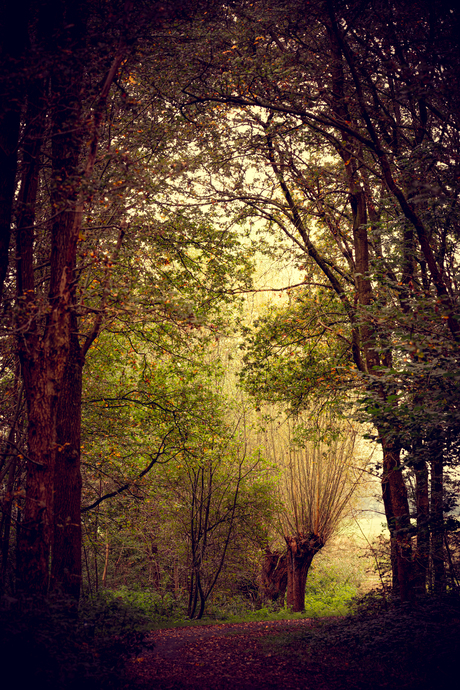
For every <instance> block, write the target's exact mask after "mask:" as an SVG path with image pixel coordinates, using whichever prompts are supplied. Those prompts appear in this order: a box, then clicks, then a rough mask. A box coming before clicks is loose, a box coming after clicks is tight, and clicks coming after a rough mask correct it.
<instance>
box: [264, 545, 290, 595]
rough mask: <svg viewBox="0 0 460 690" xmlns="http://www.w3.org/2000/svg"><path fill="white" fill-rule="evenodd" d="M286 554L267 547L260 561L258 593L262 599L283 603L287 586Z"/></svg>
mask: <svg viewBox="0 0 460 690" xmlns="http://www.w3.org/2000/svg"><path fill="white" fill-rule="evenodd" d="M287 577H288V575H287V555H286V553H283V554H281V553H280V552H279V551H271V550H270V549H269V548H268V547H267V548H266V549H265V554H264V557H263V561H262V570H261V574H260V594H261V597H262V599H264V600H267V599H268V600H269V601H276V602H279V603H281V604H283V603H284V597H285V594H286V588H287Z"/></svg>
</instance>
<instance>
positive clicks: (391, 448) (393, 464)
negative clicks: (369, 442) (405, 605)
mask: <svg viewBox="0 0 460 690" xmlns="http://www.w3.org/2000/svg"><path fill="white" fill-rule="evenodd" d="M382 450H383V474H382V496H383V501H384V506H385V514H386V518H387V524H388V529H389V531H390V535H391V538H392V540H394V546H395V550H396V564H397V579H398V585H399V595H400V597H401V601H411V599H412V591H413V582H412V544H411V526H410V516H409V501H408V498H407V488H406V485H405V482H404V478H403V476H402V469H401V464H400V452H401V451H400V449H399V447H397V446H396V445H394V444H392V443H390V442H388V441H386V440H383V441H382Z"/></svg>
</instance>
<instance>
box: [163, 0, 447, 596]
mask: <svg viewBox="0 0 460 690" xmlns="http://www.w3.org/2000/svg"><path fill="white" fill-rule="evenodd" d="M414 12H416V13H417V16H418V17H419V21H418V22H417V23H414V22H413V20H412V19H413V15H414ZM210 27H212V29H213V30H212V31H211V30H210ZM196 32H197V36H198V35H199V36H200V40H201V42H202V43H201V45H202V46H203V49H202V51H201V53H200V56H199V57H198V56H197V55H196V54H195V52H194V48H195V46H194V45H190V46H189V47H188V48H186V50H188V56H189V60H188V67H187V74H186V78H185V79H184V81H183V95H182V97H181V99H180V103H181V106H182V107H183V108H187V109H188V112H189V113H190V117H192V118H195V121H196V124H197V126H199V127H201V128H202V130H204V129H205V123H207V122H208V123H209V126H208V128H207V133H206V134H205V135H204V143H205V145H206V149H205V150H206V151H207V152H208V156H209V161H210V162H209V164H208V166H207V170H208V171H209V172H211V175H209V176H203V178H201V179H200V181H199V184H200V185H203V183H205V184H206V183H207V187H206V190H207V192H206V195H205V196H203V195H202V190H199V189H198V186H197V188H196V191H195V194H196V195H197V196H200V193H201V198H206V199H207V200H208V201H212V200H214V201H218V200H220V201H221V202H222V203H225V204H228V205H230V204H232V206H233V208H238V212H239V213H240V214H241V215H244V216H246V217H248V216H252V217H258V218H263V219H266V220H267V221H268V223H269V224H270V227H271V228H274V227H277V228H279V230H280V231H281V233H282V234H284V236H285V237H287V238H289V239H290V241H291V242H292V245H293V247H294V248H295V250H296V251H298V252H299V257H302V259H301V262H302V264H304V265H305V266H306V267H307V279H306V281H305V285H306V286H308V285H309V284H310V285H311V284H312V283H321V284H324V286H325V287H326V290H331V291H332V292H333V293H334V294H335V296H336V298H337V300H338V301H339V302H340V305H341V306H340V312H341V313H343V314H345V315H346V319H347V320H348V329H347V332H346V333H344V334H343V335H344V337H345V338H346V340H348V342H349V353H350V355H351V359H352V362H353V364H352V365H351V366H350V370H352V369H354V370H355V372H356V375H357V378H358V379H360V380H361V382H362V383H363V385H364V387H365V389H366V390H367V394H366V401H364V404H363V408H364V409H365V410H366V413H367V414H368V415H369V418H370V419H371V420H372V422H373V424H374V427H375V435H376V437H377V438H378V440H379V442H380V443H381V445H382V449H383V467H382V496H383V500H384V504H385V511H386V516H387V523H388V527H389V530H390V534H391V537H392V543H393V547H394V559H393V566H394V575H395V583H396V582H398V583H399V585H398V586H399V589H400V594H401V596H402V598H403V599H410V598H411V596H412V586H413V584H414V568H415V570H417V571H418V574H417V579H418V580H420V581H421V585H420V586H421V590H422V591H424V590H425V582H426V534H427V529H426V525H427V524H428V523H430V524H431V525H433V530H434V531H433V530H432V531H431V546H432V551H433V553H434V552H435V551H436V550H439V549H440V546H439V544H438V546H436V543H438V542H439V540H440V537H439V536H436V534H437V530H438V528H434V525H435V523H436V524H440V521H439V520H440V516H441V514H442V505H441V503H442V502H441V500H440V498H439V497H440V496H441V494H442V490H441V489H439V487H440V486H441V485H442V464H443V463H441V461H440V460H439V458H440V457H441V456H442V455H444V458H445V460H447V458H448V457H449V451H448V447H449V446H450V444H452V443H453V439H454V438H455V436H456V431H455V429H456V424H457V422H456V406H457V403H456V401H457V400H458V386H457V383H456V376H455V374H454V371H455V370H456V369H457V368H458V367H457V365H456V364H454V362H456V361H457V360H456V354H454V353H455V352H456V351H457V342H458V338H459V333H460V331H459V323H458V290H457V285H456V280H455V274H456V272H457V266H456V264H457V258H456V256H457V254H456V247H457V244H458V232H457V230H458V213H457V198H458V184H457V182H456V176H457V173H458V164H457V159H458V155H457V153H458V151H457V150H458V127H459V122H458V99H457V93H458V91H457V89H452V87H451V85H452V84H457V83H458V79H459V60H458V14H457V12H456V10H454V9H453V8H452V9H451V8H448V7H447V6H446V5H444V4H440V5H439V6H437V7H436V8H432V7H431V6H429V5H428V3H426V2H423V1H420V2H413V3H409V4H407V3H403V2H392V3H386V2H380V1H379V0H375V1H373V2H369V3H366V4H365V5H362V4H361V3H349V4H346V5H344V4H342V3H336V2H334V1H333V0H328V1H325V2H320V3H315V4H314V5H312V4H309V5H308V7H307V6H306V5H305V3H303V2H296V1H295V0H293V1H292V2H290V3H287V4H285V5H283V6H281V5H280V4H279V3H275V2H270V1H269V0H268V1H267V2H260V3H252V4H248V3H245V2H241V3H238V2H237V3H232V4H231V5H228V6H223V5H222V6H221V11H220V14H219V15H218V16H212V15H211V16H209V17H208V18H205V17H203V19H202V22H201V23H200V24H199V25H197V28H196ZM203 55H206V57H205V58H203ZM167 62H168V56H165V58H164V64H165V66H167ZM198 62H200V65H201V67H202V68H201V71H200V73H199V77H198V76H196V77H194V75H193V70H194V65H197V63H198ZM222 150H224V152H225V153H224V155H223V156H222ZM265 171H268V172H267V174H264V172H265ZM229 179H231V180H232V183H231V184H229ZM299 263H300V262H299ZM327 327H329V326H327ZM413 336H414V337H413ZM441 362H442V363H443V364H442V365H441ZM406 363H407V364H406ZM403 371H404V373H403ZM422 372H423V373H422ZM429 372H430V373H432V374H433V378H432V380H436V387H435V390H436V393H435V396H434V398H431V399H426V398H425V397H424V396H423V394H422V395H420V393H421V392H423V390H426V380H427V379H426V377H429V376H430V373H429ZM441 372H443V373H441ZM406 374H407V375H406ZM412 377H414V378H413V380H414V383H415V381H417V384H416V385H415V386H414V387H412V386H411V385H408V383H409V380H412ZM403 378H404V383H403V382H402V379H403ZM300 388H301V386H300V385H299V386H297V389H300ZM440 389H449V390H450V394H449V395H448V396H447V398H446V397H443V398H442V399H444V400H447V401H449V400H450V401H451V404H450V403H449V402H447V406H446V404H444V407H443V404H442V403H441V396H439V397H438V394H437V393H438V391H440ZM281 394H282V393H281V391H280V395H281ZM286 398H289V394H288V395H286ZM423 400H426V402H427V407H428V409H429V415H428V419H426V420H425V421H424V422H423V423H422V425H421V427H418V423H419V422H420V417H419V415H418V410H420V409H423V407H424V403H423ZM435 400H437V401H438V402H439V404H438V402H436V403H435V402H434V401H435ZM409 411H410V412H409ZM415 419H417V422H415ZM428 420H429V422H428ZM414 422H415V423H414ZM414 442H415V443H414ZM451 447H452V448H453V446H451ZM430 448H431V451H430V450H429V449H430ZM435 448H437V450H435ZM436 459H438V460H436ZM406 461H408V462H410V464H411V465H412V467H413V468H414V474H415V477H416V482H417V495H418V498H417V518H418V519H417V525H412V523H411V518H410V508H409V501H408V495H407V485H406V483H405V482H404V478H403V473H402V471H401V470H402V467H403V465H404V463H405V462H406ZM428 466H430V468H431V478H432V482H431V484H432V487H431V489H432V490H431V498H429V483H428V481H427V472H428ZM436 496H437V497H438V498H436ZM430 500H431V505H430ZM441 522H442V516H441ZM414 530H415V531H416V533H417V541H418V546H417V551H416V553H415V555H414V554H413V553H412V544H411V534H412V532H413V531H414ZM436 560H437V562H438V563H441V562H442V559H439V558H438V557H436ZM415 564H417V565H415ZM436 577H437V579H438V580H439V583H440V584H439V588H440V589H442V588H443V585H442V581H443V573H442V567H441V565H440V566H439V573H438V575H437V576H436Z"/></svg>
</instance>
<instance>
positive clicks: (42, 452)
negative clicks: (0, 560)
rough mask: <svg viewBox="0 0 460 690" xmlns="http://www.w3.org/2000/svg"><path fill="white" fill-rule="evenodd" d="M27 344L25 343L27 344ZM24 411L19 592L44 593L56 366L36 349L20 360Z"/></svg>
mask: <svg viewBox="0 0 460 690" xmlns="http://www.w3.org/2000/svg"><path fill="white" fill-rule="evenodd" d="M28 342H29V343H30V340H29V341H28ZM22 359H23V362H22V371H23V376H24V386H25V393H26V400H27V409H28V458H27V481H26V499H25V508H24V514H23V519H22V521H21V523H22V524H21V535H20V541H19V554H18V580H19V582H18V584H19V589H20V590H22V591H25V592H27V593H28V594H33V595H46V594H47V592H48V586H49V563H50V557H51V544H52V541H53V530H54V517H53V504H54V491H53V484H54V467H55V462H56V449H57V437H56V409H57V390H56V386H57V379H58V372H59V368H60V366H59V365H61V366H62V363H60V362H59V363H58V362H57V361H56V358H55V357H52V356H50V354H49V351H43V350H42V349H41V348H39V347H38V345H37V346H36V348H35V356H32V357H23V358H22Z"/></svg>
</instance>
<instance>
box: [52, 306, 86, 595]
mask: <svg viewBox="0 0 460 690" xmlns="http://www.w3.org/2000/svg"><path fill="white" fill-rule="evenodd" d="M76 320H77V319H76V316H75V312H74V313H73V315H72V322H73V328H72V333H71V343H70V352H69V356H68V360H67V366H66V369H65V373H64V378H63V382H62V387H61V393H60V396H59V403H58V412H57V445H58V452H57V457H56V468H55V475H54V496H55V498H54V535H53V537H54V540H53V558H52V565H51V590H52V591H53V592H55V593H59V594H62V595H64V596H67V597H70V598H72V599H76V600H78V598H79V595H80V586H81V575H82V572H81V487H82V478H81V472H80V435H81V395H82V376H83V359H82V356H81V352H80V346H79V343H78V336H77V333H76V328H77V323H76Z"/></svg>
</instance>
